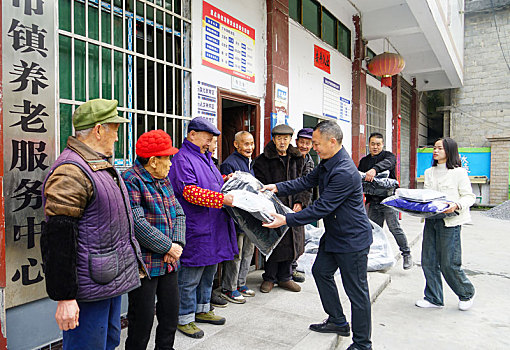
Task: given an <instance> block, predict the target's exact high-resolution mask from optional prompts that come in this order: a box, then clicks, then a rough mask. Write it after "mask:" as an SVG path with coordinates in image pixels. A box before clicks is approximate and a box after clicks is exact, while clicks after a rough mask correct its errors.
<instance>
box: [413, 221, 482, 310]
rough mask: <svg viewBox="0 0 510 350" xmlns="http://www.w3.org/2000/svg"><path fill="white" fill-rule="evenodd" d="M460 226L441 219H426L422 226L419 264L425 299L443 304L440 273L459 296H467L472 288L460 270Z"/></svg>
mask: <svg viewBox="0 0 510 350" xmlns="http://www.w3.org/2000/svg"><path fill="white" fill-rule="evenodd" d="M460 229H461V226H460V225H458V226H454V227H446V226H445V225H444V221H443V220H442V219H426V220H425V227H424V229H423V245H422V250H421V266H422V268H423V274H424V275H425V280H426V286H425V299H426V300H428V301H429V302H431V303H432V304H435V305H443V304H444V301H443V283H442V280H441V274H442V275H443V277H444V279H445V281H446V283H448V285H449V286H450V288H451V289H452V290H453V292H454V293H455V294H457V296H458V297H459V299H460V300H469V299H471V298H472V297H473V295H474V294H475V288H474V287H473V285H472V284H471V282H470V281H469V279H468V278H467V276H466V274H465V273H464V271H463V270H462V267H461V265H462V258H461V254H462V252H461V244H460Z"/></svg>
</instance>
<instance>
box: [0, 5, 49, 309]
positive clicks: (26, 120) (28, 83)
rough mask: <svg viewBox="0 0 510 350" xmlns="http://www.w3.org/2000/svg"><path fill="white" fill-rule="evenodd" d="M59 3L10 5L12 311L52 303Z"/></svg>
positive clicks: (7, 159) (5, 29) (7, 150)
mask: <svg viewBox="0 0 510 350" xmlns="http://www.w3.org/2000/svg"><path fill="white" fill-rule="evenodd" d="M55 3H56V2H55V1H44V0H3V1H2V61H3V63H2V65H3V71H2V82H3V92H4V95H3V105H4V112H3V125H4V130H3V132H4V144H3V149H4V152H3V157H4V172H5V173H4V189H5V190H4V200H5V245H6V268H7V271H6V273H7V276H6V278H7V287H6V297H5V304H6V308H10V307H13V306H17V305H20V304H25V303H28V302H30V301H33V300H37V299H41V298H44V297H45V296H46V290H45V284H44V273H43V269H42V260H41V249H40V246H39V241H40V236H41V231H42V229H43V226H44V212H43V203H42V184H43V181H44V177H45V175H46V173H47V172H48V169H49V167H50V165H51V164H52V163H53V161H54V159H55V134H56V130H55V114H56V111H55V105H56V102H55V101H56V86H55V85H56V78H55V76H56V75H55V67H56V61H55V44H54V43H55V33H56V30H55V22H54V17H55Z"/></svg>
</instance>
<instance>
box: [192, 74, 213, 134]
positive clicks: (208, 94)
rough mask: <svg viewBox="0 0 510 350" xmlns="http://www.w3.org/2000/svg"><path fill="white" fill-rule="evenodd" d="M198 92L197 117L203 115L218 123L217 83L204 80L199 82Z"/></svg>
mask: <svg viewBox="0 0 510 350" xmlns="http://www.w3.org/2000/svg"><path fill="white" fill-rule="evenodd" d="M197 90H198V91H197V92H198V102H197V106H198V114H197V115H196V116H197V117H202V118H205V119H207V120H208V121H210V122H211V123H213V124H214V125H217V122H218V116H217V113H218V95H217V89H216V85H212V84H209V83H205V82H203V81H198V82H197Z"/></svg>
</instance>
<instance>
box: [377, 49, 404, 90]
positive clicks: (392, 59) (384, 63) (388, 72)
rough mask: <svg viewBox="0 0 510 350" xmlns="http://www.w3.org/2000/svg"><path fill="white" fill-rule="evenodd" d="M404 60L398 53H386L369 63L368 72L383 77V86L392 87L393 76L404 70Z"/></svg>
mask: <svg viewBox="0 0 510 350" xmlns="http://www.w3.org/2000/svg"><path fill="white" fill-rule="evenodd" d="M405 66H406V63H405V61H404V58H403V57H402V56H400V55H399V54H396V53H391V52H384V53H382V54H380V55H377V56H375V57H374V58H372V59H371V60H370V62H369V63H368V71H369V72H370V73H372V74H373V75H378V76H381V86H389V87H391V76H392V75H395V74H398V73H400V72H401V71H402V69H404V67H405Z"/></svg>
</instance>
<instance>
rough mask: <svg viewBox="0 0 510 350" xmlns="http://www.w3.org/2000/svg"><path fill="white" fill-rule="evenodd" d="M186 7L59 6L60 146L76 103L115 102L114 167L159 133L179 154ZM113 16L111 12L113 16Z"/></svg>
mask: <svg viewBox="0 0 510 350" xmlns="http://www.w3.org/2000/svg"><path fill="white" fill-rule="evenodd" d="M190 6H191V4H190V0H102V1H101V0H58V19H59V20H58V22H59V30H58V33H59V40H58V51H59V60H58V65H59V67H58V69H59V77H58V80H59V93H58V94H59V96H58V101H59V113H60V118H59V130H60V131H59V139H60V150H61V151H62V150H63V149H64V148H65V146H66V142H67V137H68V136H70V135H72V133H73V130H72V114H73V112H74V110H75V109H76V108H77V107H78V106H79V105H80V104H81V103H83V102H85V101H88V100H91V99H95V98H105V99H116V100H118V102H119V105H118V111H119V115H121V116H125V117H126V118H128V119H130V120H131V123H129V124H125V125H121V126H120V128H119V142H117V143H116V147H115V164H116V165H117V166H120V167H128V166H130V165H131V164H132V161H133V159H134V145H135V143H136V140H137V139H138V137H139V136H140V135H141V134H142V133H144V132H146V131H149V130H153V129H163V130H165V131H166V132H167V133H168V134H169V135H170V136H171V137H172V140H173V141H174V145H177V146H179V145H180V144H181V143H182V138H183V132H182V130H183V126H184V123H185V121H186V120H189V119H191V41H190V36H191V10H190ZM112 9H113V11H112Z"/></svg>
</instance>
